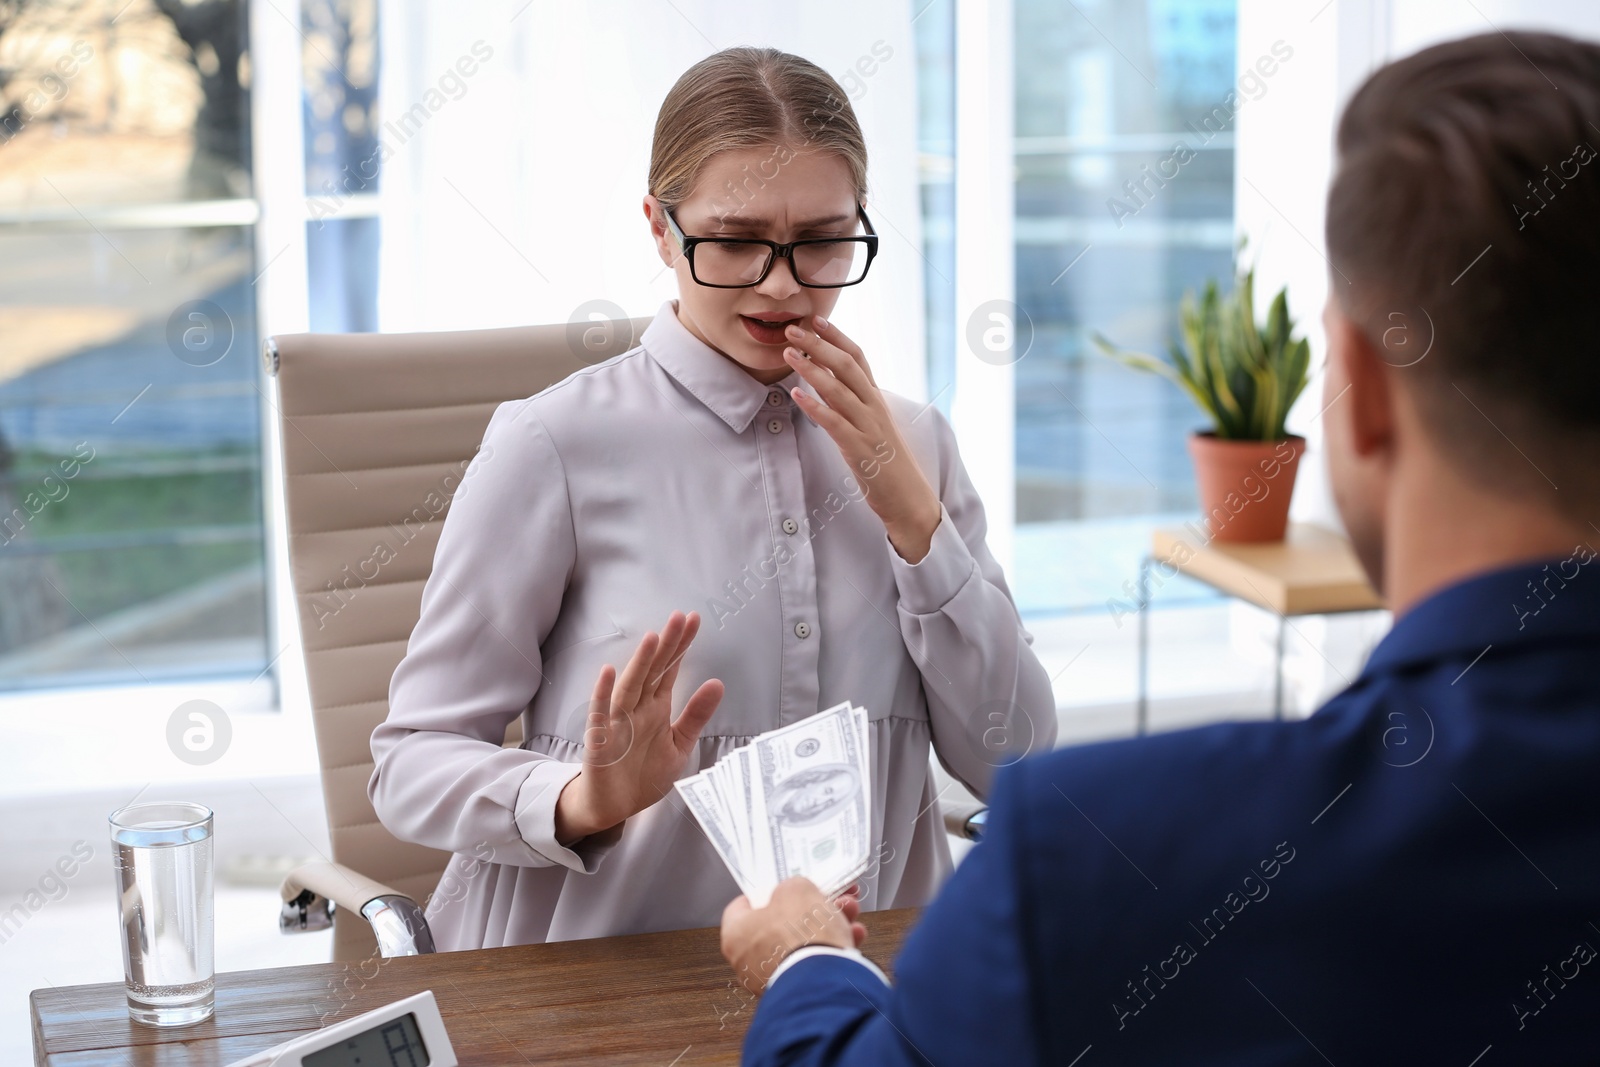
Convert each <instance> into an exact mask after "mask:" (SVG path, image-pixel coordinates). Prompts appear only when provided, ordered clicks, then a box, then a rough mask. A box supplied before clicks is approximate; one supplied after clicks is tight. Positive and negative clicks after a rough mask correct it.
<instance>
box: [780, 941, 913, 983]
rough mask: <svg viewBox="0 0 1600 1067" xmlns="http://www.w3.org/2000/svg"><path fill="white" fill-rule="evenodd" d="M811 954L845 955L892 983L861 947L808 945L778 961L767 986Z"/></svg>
mask: <svg viewBox="0 0 1600 1067" xmlns="http://www.w3.org/2000/svg"><path fill="white" fill-rule="evenodd" d="M811 956H843V957H844V958H845V959H848V960H855V961H856V962H857V963H859V964H861V966H863V967H865V968H866V969H867V970H869V971H871V972H872V973H873V974H875V975H877V976H878V981H880V982H882V983H883V984H884V985H889V984H890V983H889V977H888V975H886V974H884V973H883V971H882V970H880V969H879V967H878V965H877V964H876V963H873V962H872V961H871V960H869V959H867V957H865V956H863V955H862V954H861V950H860V949H855V948H838V947H837V946H834V945H806V946H805V947H803V948H797V949H795V950H794V951H793V952H791V953H789V954H788V955H787V956H785V957H784V958H783V959H782V960H780V961H779V962H778V966H777V968H776V969H775V970H773V972H772V975H771V977H769V978H768V979H767V988H768V989H770V988H772V983H774V982H776V981H777V980H778V977H779V976H780V975H782V974H783V972H785V971H787V970H788V969H789V968H790V967H793V966H794V965H795V964H796V963H799V962H800V961H801V960H803V959H807V958H808V957H811Z"/></svg>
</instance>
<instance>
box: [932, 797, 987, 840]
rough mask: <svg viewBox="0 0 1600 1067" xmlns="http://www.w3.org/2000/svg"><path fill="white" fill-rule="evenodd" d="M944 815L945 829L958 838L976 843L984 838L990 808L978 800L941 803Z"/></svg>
mask: <svg viewBox="0 0 1600 1067" xmlns="http://www.w3.org/2000/svg"><path fill="white" fill-rule="evenodd" d="M940 810H941V811H942V812H943V813H944V828H945V829H946V830H948V831H949V832H950V833H952V834H954V835H956V836H957V837H964V838H966V839H967V840H968V841H976V840H978V839H979V838H981V837H982V836H983V824H984V822H985V820H987V819H988V816H989V806H988V805H987V804H983V803H980V802H978V801H976V800H953V801H950V802H949V803H944V802H942V801H941V802H940Z"/></svg>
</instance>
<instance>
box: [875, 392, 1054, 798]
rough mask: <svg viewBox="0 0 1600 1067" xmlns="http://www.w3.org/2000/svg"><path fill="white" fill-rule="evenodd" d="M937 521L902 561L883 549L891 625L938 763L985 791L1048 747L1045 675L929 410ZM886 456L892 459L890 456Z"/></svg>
mask: <svg viewBox="0 0 1600 1067" xmlns="http://www.w3.org/2000/svg"><path fill="white" fill-rule="evenodd" d="M927 415H928V416H929V417H931V418H933V419H935V420H936V423H935V439H936V442H937V448H938V471H937V472H934V471H930V472H929V475H930V477H934V476H935V475H936V476H937V478H938V484H937V486H936V488H937V490H938V493H939V500H940V513H939V525H938V526H937V527H936V528H935V529H934V531H933V541H932V543H931V544H930V545H929V548H928V554H927V555H926V556H924V557H923V558H922V559H921V560H919V561H918V562H917V563H915V564H912V563H907V562H906V561H905V560H904V559H902V558H901V556H900V554H899V553H898V552H897V551H895V549H894V546H893V545H892V544H891V545H890V546H889V550H888V551H889V558H890V565H891V567H892V568H893V570H894V578H895V584H896V586H897V587H898V589H899V593H900V607H899V616H900V632H901V635H902V637H903V638H904V639H905V643H906V648H907V649H908V650H909V651H910V653H911V656H912V658H913V659H914V660H915V661H916V663H917V667H918V669H919V670H920V671H921V673H922V689H923V692H924V694H925V695H926V696H927V700H928V718H929V721H930V724H931V726H932V733H933V747H934V752H935V754H936V755H937V756H938V757H939V762H940V763H941V764H943V765H944V768H945V770H947V771H949V772H950V774H951V775H952V776H954V777H955V778H957V779H958V780H960V781H961V783H962V784H963V785H965V786H966V787H967V788H968V789H970V790H971V791H972V793H973V795H974V796H977V797H980V798H982V797H986V796H987V795H988V793H989V785H990V782H991V780H992V778H993V775H994V770H995V768H996V767H1000V766H1005V765H1007V764H1010V763H1014V762H1016V760H1018V759H1020V758H1021V757H1022V756H1023V755H1026V754H1027V753H1029V752H1048V751H1049V750H1050V749H1051V748H1053V747H1054V745H1055V738H1056V705H1055V696H1054V695H1053V693H1052V692H1051V688H1050V677H1049V675H1047V674H1046V673H1045V669H1044V666H1043V664H1041V663H1040V662H1039V659H1038V657H1037V656H1035V655H1034V654H1033V648H1032V645H1033V635H1032V634H1030V633H1028V631H1027V630H1026V629H1025V628H1024V627H1023V625H1022V617H1021V615H1020V614H1018V612H1017V606H1016V604H1015V603H1014V602H1013V601H1012V599H1011V590H1010V589H1009V588H1008V587H1007V585H1006V579H1005V573H1004V572H1003V571H1002V570H1001V569H1000V564H999V563H998V562H996V560H995V558H994V556H992V555H991V554H990V553H989V547H988V545H987V544H986V543H985V540H984V539H985V537H986V536H987V533H988V522H987V520H986V519H985V517H984V512H983V501H982V500H981V499H979V497H978V492H977V490H976V489H975V488H973V485H972V480H971V479H970V478H969V477H968V476H967V470H966V466H965V465H964V464H963V463H962V462H961V456H960V453H959V452H958V451H957V448H956V440H955V433H954V431H953V430H951V428H950V423H949V422H948V421H947V420H946V419H945V417H944V415H943V414H942V413H940V412H939V410H938V409H937V408H931V407H930V408H928V409H927ZM891 462H892V461H891Z"/></svg>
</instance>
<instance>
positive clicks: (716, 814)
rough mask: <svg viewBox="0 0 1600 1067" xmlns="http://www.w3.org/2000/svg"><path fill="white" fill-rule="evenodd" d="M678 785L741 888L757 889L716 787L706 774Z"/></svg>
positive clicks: (744, 889) (685, 802)
mask: <svg viewBox="0 0 1600 1067" xmlns="http://www.w3.org/2000/svg"><path fill="white" fill-rule="evenodd" d="M676 785H677V789H678V794H679V795H680V796H682V797H683V802H684V804H685V805H686V806H687V807H688V808H689V811H690V813H691V814H693V815H694V817H695V820H696V821H697V822H699V823H700V826H701V828H702V829H703V830H705V834H706V837H707V838H708V839H710V841H711V847H712V848H714V849H716V850H717V855H718V856H719V857H721V859H722V863H723V865H724V866H726V867H727V868H728V873H729V874H731V875H733V880H734V881H735V882H738V883H739V891H740V892H742V893H743V894H744V895H745V896H749V895H750V894H751V893H752V892H754V891H755V886H754V885H753V884H752V883H751V881H750V879H749V877H748V876H747V875H746V874H745V873H744V867H745V865H746V863H747V862H748V861H747V860H746V859H745V858H744V857H743V856H741V855H740V853H739V850H738V848H737V847H736V846H735V844H734V839H733V837H732V827H731V826H730V825H729V822H728V819H727V817H726V813H725V812H723V811H722V810H720V809H721V806H722V801H721V799H720V798H719V797H718V796H717V793H716V788H715V787H714V786H713V785H712V784H711V783H710V782H709V781H708V780H707V779H706V777H705V775H704V774H696V775H693V776H691V777H689V778H685V779H683V780H681V781H679V782H677V783H676Z"/></svg>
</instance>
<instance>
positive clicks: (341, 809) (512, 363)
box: [264, 319, 650, 961]
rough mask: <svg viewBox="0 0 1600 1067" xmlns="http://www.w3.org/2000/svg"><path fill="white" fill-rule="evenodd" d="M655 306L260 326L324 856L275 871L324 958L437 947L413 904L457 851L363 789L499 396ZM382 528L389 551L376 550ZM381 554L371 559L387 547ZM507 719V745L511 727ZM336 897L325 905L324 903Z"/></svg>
mask: <svg viewBox="0 0 1600 1067" xmlns="http://www.w3.org/2000/svg"><path fill="white" fill-rule="evenodd" d="M649 321H650V320H649V319H631V320H620V321H616V322H611V323H577V324H564V325H554V326H526V327H517V328H513V329H501V330H472V331H467V332H461V333H413V334H289V335H284V336H279V337H273V338H270V339H268V341H267V343H266V346H265V350H264V357H265V360H266V364H267V373H268V374H270V375H272V376H274V377H276V378H277V380H278V389H277V401H276V407H277V411H278V420H279V428H280V430H281V436H282V443H283V469H284V485H285V496H286V498H287V499H286V501H285V504H286V508H285V511H286V516H287V528H288V537H289V574H290V578H291V581H292V583H293V587H294V591H295V600H296V602H297V603H298V605H299V609H300V634H301V640H302V643H303V648H304V653H305V657H306V674H307V676H308V678H309V681H310V689H311V710H312V720H313V722H314V724H315V729H316V737H317V756H318V760H319V762H320V764H321V767H322V793H323V798H324V800H325V801H326V804H327V809H328V826H329V835H330V839H331V841H332V845H333V856H332V859H331V862H328V861H322V862H317V863H311V864H307V865H305V866H303V867H300V868H298V869H296V870H295V871H294V872H293V873H292V874H290V876H289V877H288V879H287V880H286V881H285V882H284V884H283V899H284V906H283V914H282V917H281V925H282V927H283V929H285V930H289V931H292V930H310V929H325V928H326V927H327V926H328V925H329V923H330V922H331V923H332V925H333V928H334V939H333V944H334V948H333V956H334V959H335V960H342V961H343V960H358V959H363V958H366V957H369V956H371V955H372V954H373V950H374V948H376V949H377V951H378V952H379V953H380V954H382V955H384V956H394V955H410V954H415V953H419V952H432V951H433V939H432V937H431V936H430V934H429V933H428V926H427V922H426V921H425V920H424V919H423V917H422V908H421V906H420V904H421V903H422V902H425V901H426V900H427V898H428V896H429V894H431V893H432V892H433V890H434V888H435V887H436V886H437V885H438V883H439V878H440V875H441V874H442V873H443V872H444V867H445V864H446V863H447V862H448V861H449V859H450V855H449V853H447V852H440V851H438V850H435V849H430V848H424V847H422V846H420V845H414V844H411V843H409V842H405V841H400V840H398V839H397V838H395V837H394V836H393V835H391V834H390V833H389V831H388V830H387V829H385V828H384V826H383V824H382V823H380V822H379V821H378V817H377V815H376V814H375V813H374V812H373V810H372V805H371V803H370V802H369V801H368V800H367V780H368V779H369V778H370V777H371V776H372V751H371V749H370V748H369V742H370V740H371V737H372V731H373V728H374V727H376V726H377V725H378V724H379V723H380V722H382V721H383V720H384V717H385V716H386V715H387V714H388V711H389V699H388V698H389V677H390V675H392V674H393V673H394V669H395V667H396V666H397V665H398V664H399V662H400V659H401V657H402V656H403V655H404V654H405V649H406V641H407V639H408V638H409V637H410V635H411V628H412V627H413V626H415V625H416V622H417V616H418V613H419V609H420V606H421V602H422V587H423V584H424V583H425V582H426V581H427V578H428V574H429V573H430V571H431V570H432V569H433V551H434V547H435V546H436V545H437V544H438V540H439V529H440V527H441V525H442V524H443V521H444V517H445V514H446V512H447V510H448V508H447V506H446V504H447V501H448V499H449V498H450V496H451V495H452V493H453V491H454V488H455V487H456V486H457V485H458V484H460V476H461V473H462V472H463V471H464V470H465V467H466V463H467V462H468V461H469V460H470V459H471V458H472V456H473V454H474V453H475V452H476V451H477V448H478V444H479V442H480V441H481V440H482V439H483V431H484V428H485V427H486V426H487V425H488V424H489V417H490V416H491V415H492V414H494V409H495V407H496V405H498V404H499V403H500V402H502V401H505V400H512V399H517V398H519V397H525V396H530V395H532V394H534V393H537V392H539V391H540V390H541V389H544V388H545V387H546V386H549V385H552V384H554V383H555V382H558V381H560V380H561V379H563V378H565V377H566V376H567V375H568V374H570V373H571V372H573V371H574V370H577V369H579V368H581V367H583V366H586V365H589V364H594V363H598V362H600V361H601V360H604V359H608V358H610V357H611V356H614V355H617V354H618V353H621V352H625V351H627V350H628V349H629V348H632V347H633V346H634V345H635V344H637V343H638V338H639V336H640V335H641V334H642V333H643V332H644V328H645V326H646V325H647V324H648V323H649ZM380 544H385V545H387V546H388V548H389V550H390V551H391V552H392V558H390V553H389V552H380V553H378V554H377V555H376V556H375V552H374V550H375V549H376V548H377V547H378V546H379V545H380ZM380 561H381V562H380ZM521 740H522V737H521V724H520V723H513V724H512V727H511V730H510V731H509V732H508V734H507V737H506V742H505V743H506V744H507V745H509V746H513V747H514V746H516V745H518V744H520V743H521ZM330 905H331V907H330Z"/></svg>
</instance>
